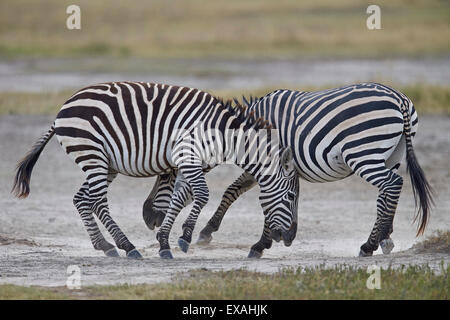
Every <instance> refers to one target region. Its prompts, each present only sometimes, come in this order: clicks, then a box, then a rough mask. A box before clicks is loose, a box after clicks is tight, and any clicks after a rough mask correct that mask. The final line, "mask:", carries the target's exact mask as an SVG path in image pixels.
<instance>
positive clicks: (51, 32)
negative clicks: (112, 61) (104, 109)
mask: <svg viewBox="0 0 450 320" xmlns="http://www.w3.org/2000/svg"><path fill="white" fill-rule="evenodd" d="M70 4H73V1H71V0H40V1H27V0H2V1H1V2H0V56H4V57H18V56H45V57H49V56H52V57H55V56H58V57H60V56H92V55H102V56H125V57H127V56H133V57H139V56H140V57H184V58H186V57H239V58H243V57H248V58H255V57H274V56H277V57H299V56H303V57H308V56H310V57H329V56H332V57H336V56H338V57H343V56H345V57H361V56H364V57H380V56H417V55H420V56H423V55H445V54H448V53H449V52H450V41H449V37H448V34H449V32H450V6H449V5H448V1H442V0H413V1H410V0H396V1H387V0H380V1H377V4H378V5H379V6H380V7H381V8H382V12H381V17H382V19H381V21H382V25H381V27H382V30H378V31H376V32H372V31H369V30H368V29H367V28H366V19H367V17H368V15H367V13H366V9H367V6H368V5H369V4H370V3H369V2H368V1H366V0H341V1H329V0H328V1H327V0H306V1H298V0H278V1H271V0H246V1H241V0H221V1H202V0H191V1H184V0H171V1H170V2H167V1H164V0H153V1H143V0H141V1H133V4H131V5H130V3H128V2H124V1H120V0H101V1H100V0H97V1H89V0H79V1H77V4H78V5H79V6H80V8H81V23H82V25H81V30H78V31H73V30H68V29H67V28H66V19H67V17H68V15H67V14H66V8H67V6H68V5H70Z"/></svg>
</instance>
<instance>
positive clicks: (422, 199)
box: [406, 148, 434, 236]
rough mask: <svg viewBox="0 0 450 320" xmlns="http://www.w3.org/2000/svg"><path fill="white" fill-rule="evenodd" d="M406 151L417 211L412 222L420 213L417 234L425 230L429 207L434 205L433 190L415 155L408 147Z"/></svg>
mask: <svg viewBox="0 0 450 320" xmlns="http://www.w3.org/2000/svg"><path fill="white" fill-rule="evenodd" d="M408 149H409V150H407V153H406V162H407V165H408V172H409V176H410V178H411V184H412V189H413V193H414V201H415V202H416V208H417V207H418V210H417V213H416V215H415V217H414V222H415V221H416V220H417V218H418V217H419V214H420V213H421V221H420V223H419V227H418V230H417V236H419V235H422V234H423V232H424V231H425V227H426V225H427V222H428V219H429V216H430V210H431V207H432V206H433V205H434V201H433V194H434V191H433V189H432V187H431V186H430V184H429V183H428V181H427V179H426V178H425V174H424V172H423V170H422V168H421V167H420V165H419V163H418V162H417V158H416V155H415V154H414V150H413V149H412V148H408Z"/></svg>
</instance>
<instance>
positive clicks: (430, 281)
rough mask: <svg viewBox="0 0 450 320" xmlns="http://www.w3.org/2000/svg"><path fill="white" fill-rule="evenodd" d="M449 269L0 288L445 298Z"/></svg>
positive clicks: (184, 295)
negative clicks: (373, 275) (373, 284)
mask: <svg viewBox="0 0 450 320" xmlns="http://www.w3.org/2000/svg"><path fill="white" fill-rule="evenodd" d="M449 271H450V266H448V265H447V266H446V267H445V266H444V263H442V265H441V270H440V273H439V274H436V273H434V272H433V271H432V270H431V269H430V268H429V267H427V266H420V267H419V266H410V267H407V268H406V267H404V268H400V269H391V268H389V269H387V270H381V273H380V286H381V288H380V289H374V290H369V289H368V288H367V287H366V282H367V279H368V277H369V274H368V273H367V271H366V270H365V269H355V268H351V267H346V266H338V267H335V268H332V269H325V268H323V267H317V268H311V269H302V268H298V269H295V270H294V269H284V270H282V271H280V272H278V273H275V274H264V273H258V272H252V271H248V270H234V271H221V272H212V271H204V270H195V271H191V272H190V273H189V275H188V277H186V276H183V277H180V278H178V279H175V280H173V281H172V282H170V283H161V284H153V285H147V284H140V285H128V284H124V285H112V286H90V287H84V288H82V289H81V290H75V291H70V290H68V289H66V288H42V287H39V288H38V287H33V288H24V287H18V286H12V285H0V299H162V300H167V299H195V300H207V299H227V300H231V299H370V300H373V299H445V300H447V299H448V298H449V288H450V278H449V277H448V275H449Z"/></svg>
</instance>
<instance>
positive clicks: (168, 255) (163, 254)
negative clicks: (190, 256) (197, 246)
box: [159, 249, 173, 259]
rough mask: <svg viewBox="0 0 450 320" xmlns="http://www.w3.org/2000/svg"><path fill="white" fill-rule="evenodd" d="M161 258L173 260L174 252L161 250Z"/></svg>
mask: <svg viewBox="0 0 450 320" xmlns="http://www.w3.org/2000/svg"><path fill="white" fill-rule="evenodd" d="M159 256H160V258H161V259H173V256H172V252H170V249H164V250H160V251H159Z"/></svg>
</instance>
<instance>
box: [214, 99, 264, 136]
mask: <svg viewBox="0 0 450 320" xmlns="http://www.w3.org/2000/svg"><path fill="white" fill-rule="evenodd" d="M217 99H218V100H219V101H220V102H221V103H222V105H223V106H224V107H225V108H227V109H228V111H229V112H230V113H231V114H233V115H234V116H235V117H236V118H237V119H238V121H240V122H243V123H245V124H246V125H248V126H249V128H252V129H256V130H258V129H272V125H271V124H270V123H269V121H267V120H265V119H264V118H262V117H258V118H256V117H255V111H250V112H249V106H250V105H251V104H249V103H248V101H247V100H246V99H245V97H243V99H244V103H245V105H243V104H241V103H240V102H239V100H238V99H237V98H233V100H231V99H228V100H226V101H224V100H223V99H222V98H217ZM250 99H251V100H252V99H253V97H251V98H250Z"/></svg>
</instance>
